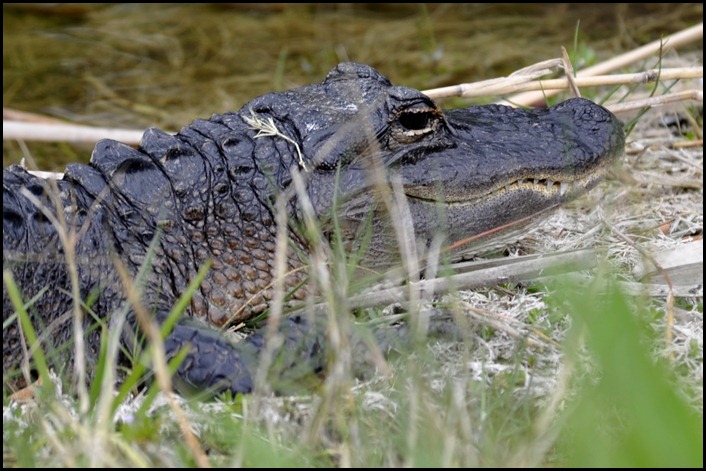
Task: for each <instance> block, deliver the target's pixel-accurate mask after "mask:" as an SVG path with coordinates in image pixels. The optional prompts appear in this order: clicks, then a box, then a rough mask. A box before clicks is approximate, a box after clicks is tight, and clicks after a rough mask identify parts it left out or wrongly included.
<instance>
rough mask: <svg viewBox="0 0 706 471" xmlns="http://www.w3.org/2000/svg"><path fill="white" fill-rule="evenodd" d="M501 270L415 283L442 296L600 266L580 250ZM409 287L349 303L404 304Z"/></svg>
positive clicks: (510, 263) (512, 262)
mask: <svg viewBox="0 0 706 471" xmlns="http://www.w3.org/2000/svg"><path fill="white" fill-rule="evenodd" d="M498 264H499V265H498V266H490V267H487V268H483V269H479V270H474V271H470V272H466V273H457V274H454V275H450V276H446V277H440V278H435V279H429V280H422V281H418V282H416V283H414V285H415V287H416V288H417V289H418V290H419V291H420V292H424V293H439V292H449V291H451V290H453V289H455V290H468V289H478V288H482V287H487V286H495V285H498V284H502V283H517V282H520V281H529V280H534V279H537V278H540V277H543V276H547V273H545V272H548V271H551V272H552V274H554V273H566V272H571V271H578V270H588V269H590V268H593V267H595V266H596V253H595V252H594V251H593V250H577V251H571V252H562V253H557V254H550V255H543V256H526V257H517V258H510V259H502V261H498ZM452 268H453V266H452ZM409 289H410V288H409V287H408V286H400V287H393V288H388V289H381V290H375V291H374V292H366V293H364V294H358V295H355V296H351V297H350V298H349V300H348V303H349V306H350V307H351V308H369V307H374V306H380V305H387V304H393V303H398V302H401V303H404V302H406V301H407V299H408V296H407V295H408V293H409ZM312 307H313V308H314V311H315V312H321V311H324V310H325V309H326V304H325V303H321V304H316V305H314V306H312Z"/></svg>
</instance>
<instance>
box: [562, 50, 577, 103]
mask: <svg viewBox="0 0 706 471" xmlns="http://www.w3.org/2000/svg"><path fill="white" fill-rule="evenodd" d="M561 61H562V63H563V64H564V75H565V76H566V80H567V81H568V83H569V89H570V90H571V93H573V94H574V96H575V97H580V96H581V91H580V90H579V86H578V85H577V84H576V77H575V75H574V65H573V64H572V63H571V59H570V58H569V53H568V52H567V51H566V48H565V47H564V46H561Z"/></svg>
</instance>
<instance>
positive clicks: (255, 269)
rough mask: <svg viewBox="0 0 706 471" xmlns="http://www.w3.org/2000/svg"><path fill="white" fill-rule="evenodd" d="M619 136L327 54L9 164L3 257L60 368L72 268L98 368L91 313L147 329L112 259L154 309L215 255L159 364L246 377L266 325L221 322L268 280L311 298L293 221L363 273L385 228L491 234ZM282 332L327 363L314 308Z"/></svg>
mask: <svg viewBox="0 0 706 471" xmlns="http://www.w3.org/2000/svg"><path fill="white" fill-rule="evenodd" d="M623 148H624V131H623V126H622V124H621V123H620V121H619V120H618V119H617V118H616V117H615V116H614V115H612V114H611V113H610V112H609V111H607V110H606V109H604V108H603V107H601V106H599V105H597V104H595V103H593V102H592V101H590V100H587V99H583V98H571V99H568V100H566V101H564V102H562V103H559V104H557V105H554V106H551V107H548V108H543V109H528V110H525V109H516V108H512V107H507V106H501V105H484V106H470V107H465V108H457V109H450V110H443V111H442V109H441V108H440V107H439V106H438V105H437V104H436V103H435V102H433V101H432V100H431V99H430V98H428V97H427V96H426V95H424V94H423V93H421V92H420V91H418V90H415V89H412V88H407V87H403V86H395V85H393V84H392V83H391V82H390V81H389V80H388V79H387V78H386V77H385V76H383V75H382V74H381V73H379V72H378V71H377V70H375V69H374V68H372V67H370V66H367V65H363V64H358V63H341V64H339V65H338V66H336V67H334V68H333V69H332V70H331V71H330V72H329V73H328V75H327V76H326V78H325V80H323V82H321V83H317V84H312V85H308V86H303V87H300V88H296V89H293V90H289V91H284V92H277V93H271V94H267V95H263V96H260V97H258V98H255V99H254V100H252V101H251V102H249V103H247V104H246V105H245V106H244V107H243V108H242V109H241V110H240V111H238V112H228V113H224V114H216V115H213V116H212V117H211V118H210V119H197V120H195V121H193V122H192V123H191V124H190V125H188V126H186V127H184V128H183V129H182V130H181V131H179V132H178V133H177V134H175V135H172V134H168V133H166V132H163V131H160V130H158V129H154V128H152V129H148V130H147V131H146V132H145V133H144V135H143V138H142V141H141V143H140V144H139V146H138V147H137V148H133V147H131V146H128V145H125V144H122V143H119V142H116V141H113V140H102V141H100V142H98V143H97V144H96V146H95V149H94V150H93V153H92V156H91V159H90V162H89V163H88V164H78V163H76V164H70V165H68V166H67V167H66V170H65V173H64V174H63V177H62V178H61V179H59V180H45V179H42V178H39V177H37V176H34V175H33V174H31V173H30V172H28V171H26V170H25V169H24V168H23V167H22V166H19V165H11V166H9V167H8V168H6V169H4V170H3V272H4V273H10V274H11V275H12V277H13V279H14V281H15V283H16V284H17V286H18V287H19V289H20V290H21V293H22V296H23V299H25V300H32V302H31V307H30V318H31V319H32V322H33V324H34V325H35V327H36V328H37V329H38V330H39V331H40V332H43V333H44V334H45V335H42V338H43V341H44V343H43V345H42V347H43V349H45V351H53V352H54V358H55V360H54V365H56V366H57V367H58V368H63V369H67V370H70V369H71V368H72V365H73V355H74V348H73V347H69V348H63V349H62V348H60V347H61V346H62V345H66V344H69V345H70V344H71V339H72V338H73V335H74V334H73V322H72V319H73V317H72V316H71V315H70V313H72V312H73V309H74V297H73V296H72V286H73V285H72V279H73V280H74V284H76V283H77V285H78V291H79V292H80V297H81V299H90V300H91V304H90V308H89V309H87V308H85V306H84V310H85V315H84V316H83V317H84V323H85V329H84V332H85V333H84V340H85V347H86V362H87V365H88V370H89V371H93V370H94V369H95V368H96V361H97V357H98V354H99V350H100V345H101V331H102V330H104V329H100V328H96V323H102V325H104V326H105V327H107V328H108V329H110V328H112V327H115V325H114V320H113V319H114V318H115V317H116V314H115V313H117V312H120V311H121V310H124V312H127V316H126V318H127V321H126V322H125V323H124V325H122V327H121V328H122V329H123V331H124V332H125V334H124V335H123V336H122V339H123V342H124V343H125V348H126V349H127V350H128V351H129V352H130V351H134V350H136V349H137V348H139V347H140V346H142V344H143V342H144V340H140V339H144V335H141V334H140V333H141V329H142V325H141V324H140V322H139V321H138V316H137V315H136V312H135V311H136V309H135V308H133V307H130V306H132V305H134V303H131V302H128V295H127V294H126V292H127V291H126V289H125V286H124V284H125V283H124V276H123V277H122V278H121V270H123V271H124V273H127V274H128V275H129V278H131V279H133V280H136V279H139V280H141V281H140V283H139V285H140V291H139V294H138V297H139V301H140V304H141V306H142V307H143V308H144V310H145V311H146V312H148V313H149V315H150V316H152V318H153V319H154V320H156V322H157V323H159V324H163V323H164V322H166V320H167V319H168V316H169V313H170V310H171V309H172V307H173V306H174V304H175V303H176V302H177V300H178V299H179V297H180V296H181V295H182V294H183V293H184V292H185V291H186V290H187V288H188V287H189V285H190V283H192V282H193V280H195V279H196V277H197V273H198V272H199V269H200V268H201V267H202V266H204V264H206V263H211V266H210V270H209V271H208V272H207V274H206V275H205V278H203V279H202V281H201V282H200V284H199V285H198V286H197V289H196V290H195V291H194V294H193V296H192V298H191V300H190V303H189V304H188V306H187V307H186V309H185V312H184V315H183V316H182V317H181V318H180V319H179V320H178V321H176V322H175V324H174V326H173V328H172V329H171V331H170V332H169V333H168V334H167V335H166V338H165V340H164V348H165V352H166V356H167V358H170V359H171V358H174V357H175V356H176V355H177V354H178V353H179V352H182V354H183V355H184V359H183V361H182V363H181V364H180V366H179V367H178V369H177V371H176V373H175V375H174V384H175V385H177V386H178V387H177V389H178V390H179V391H182V390H184V391H189V390H193V391H205V390H209V391H213V392H214V393H218V392H225V391H230V392H232V393H248V392H250V391H252V389H253V388H254V381H255V380H254V377H255V371H256V370H257V365H258V362H259V357H260V355H261V352H262V351H263V348H264V345H265V340H266V331H265V329H266V327H263V326H260V327H258V328H255V329H254V331H253V332H252V333H251V334H250V335H249V336H247V337H245V338H244V339H243V340H241V341H239V342H234V341H232V340H231V339H230V338H228V337H226V336H225V335H223V334H222V330H223V329H224V328H226V327H228V326H233V325H236V324H240V323H242V322H244V321H247V320H250V319H253V318H254V317H256V316H260V315H262V314H263V313H265V312H266V311H267V310H268V308H269V306H270V305H271V303H272V302H273V300H274V299H275V296H276V290H275V285H277V283H279V285H278V286H280V291H279V292H282V290H284V291H286V293H287V295H288V298H287V302H288V303H292V302H297V301H304V300H306V299H307V298H308V297H309V296H312V293H313V292H314V289H313V288H310V287H309V284H307V280H308V276H309V275H308V274H307V269H306V267H307V265H308V255H307V254H308V253H309V252H310V251H311V250H312V245H311V240H312V238H311V237H310V236H308V235H307V231H308V227H311V226H310V225H309V226H307V224H308V223H307V220H309V221H311V220H314V221H316V223H317V224H318V227H319V228H320V239H321V242H322V243H323V244H326V243H330V244H331V245H333V244H334V242H335V243H337V244H339V245H342V246H343V247H344V248H345V249H346V250H348V251H351V253H356V254H359V256H358V258H357V259H356V260H357V263H358V264H359V266H360V267H364V268H365V269H369V270H374V271H377V272H380V271H382V270H384V269H386V268H390V267H394V266H395V265H398V264H399V263H400V262H401V261H402V258H403V257H405V256H406V255H404V256H403V255H400V253H401V251H400V249H399V245H400V242H399V240H400V239H399V237H398V233H399V231H398V229H399V226H400V225H404V224H405V221H408V222H409V223H411V227H412V228H413V234H414V239H415V241H416V244H417V247H421V249H420V253H421V252H423V250H424V249H425V248H428V247H429V246H430V245H431V244H433V243H435V242H434V241H441V242H442V245H443V246H444V247H453V248H454V250H451V251H450V252H449V253H451V254H455V253H459V254H460V253H464V251H465V252H468V250H470V249H469V247H471V246H472V245H473V244H472V243H466V242H467V241H471V240H476V241H479V240H480V241H482V240H485V239H493V238H494V237H497V236H498V235H499V234H500V233H501V232H502V231H498V230H497V229H498V228H505V227H510V228H512V227H514V228H515V229H514V233H516V232H517V229H518V228H519V229H520V230H522V229H521V228H522V227H524V222H527V221H535V220H542V219H543V218H544V217H545V215H546V214H547V211H548V210H550V209H551V208H555V207H557V206H559V205H561V204H562V203H564V202H567V201H570V200H572V199H574V198H576V197H577V196H578V195H580V194H582V193H584V192H586V191H587V190H589V189H590V188H592V187H594V186H595V185H596V184H597V182H598V181H599V180H600V178H601V176H602V175H604V174H605V171H606V169H607V168H608V167H609V166H610V165H611V163H613V162H615V161H616V160H617V159H618V158H619V156H620V155H621V154H622V152H623ZM395 203H396V204H395ZM393 207H394V208H398V209H399V208H402V211H397V212H396V210H395V209H393ZM278 211H279V212H278ZM282 211H284V213H285V214H284V215H285V216H286V220H284V219H282V220H284V221H285V222H284V223H278V221H280V220H279V219H278V217H280V216H281V213H282ZM400 215H401V216H400ZM400 217H402V218H403V219H402V220H400ZM307 218H308V219H307ZM60 227H63V228H64V230H63V231H62V230H59V228H60ZM278 227H283V228H285V230H282V231H280V232H278V229H277V228H278ZM282 234H284V237H280V238H279V239H278V236H281V235H282ZM488 234H490V235H488ZM67 241H68V242H67ZM282 243H285V245H286V248H284V249H282V250H280V251H279V252H278V247H281V245H278V244H282ZM69 244H71V245H69ZM69 258H70V259H71V260H73V265H74V266H75V267H76V270H75V271H74V273H73V274H72V271H71V270H70V269H69V266H70V264H69V263H68V262H67V259H69ZM278 264H279V268H278ZM277 270H280V271H277ZM277 273H283V274H286V276H284V275H283V276H281V277H280V278H279V279H275V278H276V274H277ZM72 277H73V278H72ZM136 284H137V282H136ZM74 294H75V293H74ZM13 316H15V308H14V307H13V304H12V303H11V301H10V297H9V295H8V289H7V286H4V289H3V380H4V383H5V384H6V385H9V384H14V383H13V381H15V380H18V378H17V377H16V376H17V374H16V372H17V371H18V370H19V365H20V362H21V360H22V359H23V358H24V355H26V350H25V347H23V344H24V342H23V338H22V337H21V336H22V330H21V328H20V325H19V323H18V321H17V319H16V318H15V317H13ZM307 319H309V320H307ZM314 323H315V322H314ZM280 329H281V332H282V333H283V337H284V342H283V343H282V346H281V347H280V349H281V351H282V352H283V353H282V356H283V357H284V358H285V359H286V360H285V364H286V365H288V367H295V366H296V365H297V364H298V363H308V364H309V365H311V368H312V370H313V371H315V372H321V370H323V369H325V366H326V363H325V351H326V348H327V341H326V338H325V336H324V337H322V336H321V335H319V333H317V332H318V331H317V330H316V329H315V328H314V327H312V321H311V319H310V318H307V317H306V316H302V315H299V316H288V317H284V318H282V319H281V323H280ZM136 334H140V335H136ZM13 372H14V374H15V376H13Z"/></svg>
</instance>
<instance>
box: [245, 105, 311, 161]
mask: <svg viewBox="0 0 706 471" xmlns="http://www.w3.org/2000/svg"><path fill="white" fill-rule="evenodd" d="M243 121H245V122H246V123H248V125H249V126H250V127H252V128H253V129H257V134H255V137H256V138H257V137H281V138H282V139H284V140H285V141H287V142H289V143H290V144H292V145H293V146H294V148H295V149H297V155H298V156H299V166H300V167H301V168H302V169H304V171H305V172H308V171H309V170H308V169H307V168H306V163H304V157H303V156H302V151H301V150H300V149H299V144H298V143H297V141H295V140H294V139H292V138H291V137H289V136H287V135H286V134H284V133H282V132H281V131H280V130H279V129H277V125H276V124H275V122H274V120H273V119H272V117H271V116H270V117H268V118H267V120H264V119H262V118H260V117H259V116H258V115H256V114H255V112H254V111H253V110H252V108H251V109H250V116H245V115H243Z"/></svg>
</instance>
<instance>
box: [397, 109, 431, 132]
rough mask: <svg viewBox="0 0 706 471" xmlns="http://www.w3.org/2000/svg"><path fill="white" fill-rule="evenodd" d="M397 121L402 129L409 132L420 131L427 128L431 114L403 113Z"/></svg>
mask: <svg viewBox="0 0 706 471" xmlns="http://www.w3.org/2000/svg"><path fill="white" fill-rule="evenodd" d="M399 119H400V124H401V125H402V127H404V128H407V129H409V130H410V131H420V130H422V129H426V128H427V127H429V122H430V121H431V119H432V116H431V113H404V114H403V115H402V116H400V118H399Z"/></svg>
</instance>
